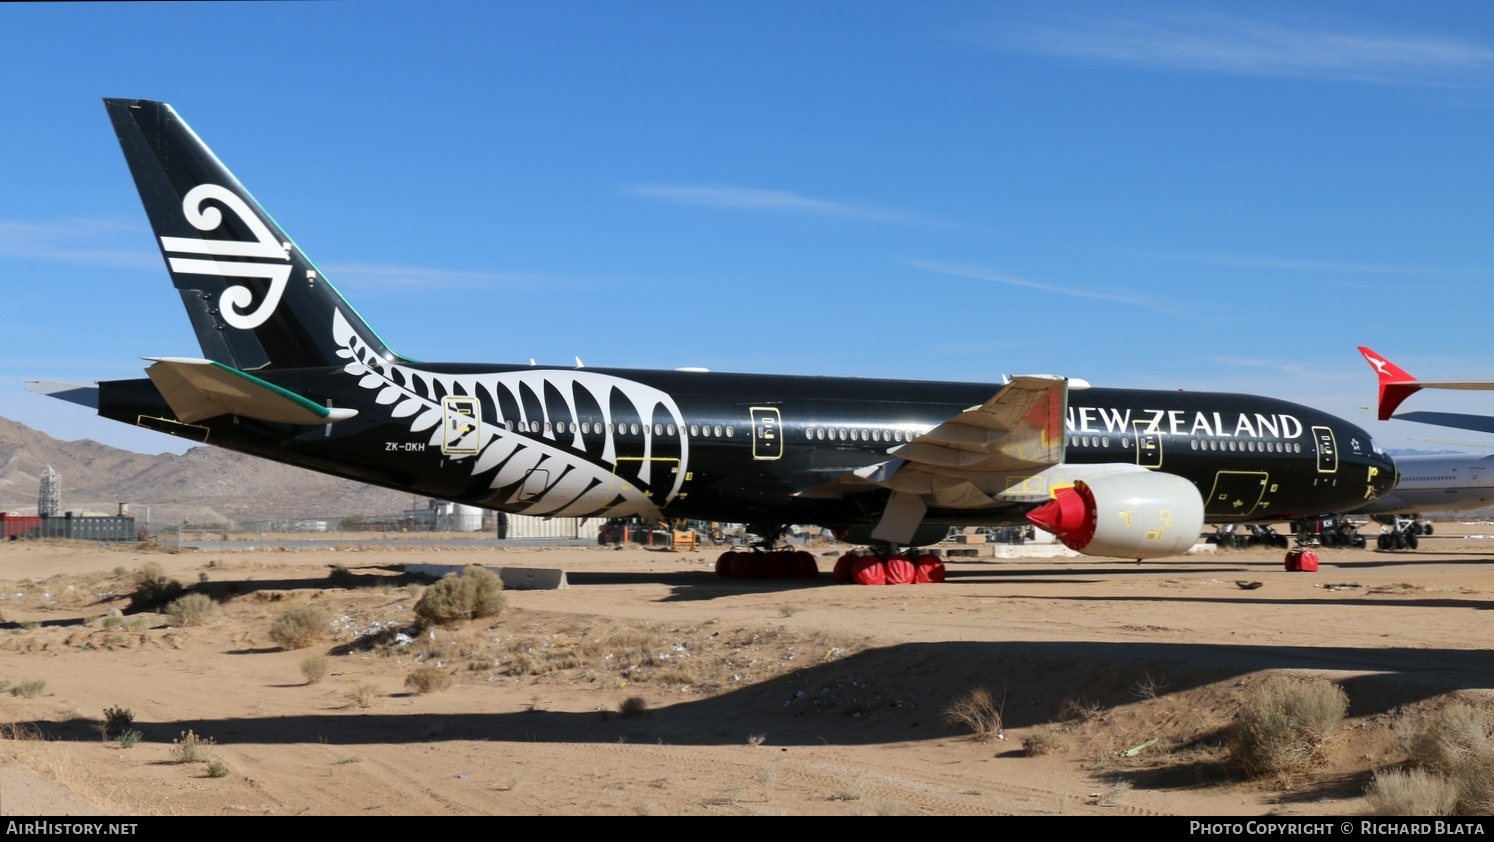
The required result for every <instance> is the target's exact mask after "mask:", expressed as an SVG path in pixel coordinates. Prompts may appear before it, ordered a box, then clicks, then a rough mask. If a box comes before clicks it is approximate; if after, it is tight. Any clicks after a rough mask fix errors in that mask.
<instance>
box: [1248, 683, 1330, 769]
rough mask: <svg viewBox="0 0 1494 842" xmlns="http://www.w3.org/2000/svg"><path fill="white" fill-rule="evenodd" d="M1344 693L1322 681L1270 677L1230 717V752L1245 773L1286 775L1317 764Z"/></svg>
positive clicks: (1325, 746) (1321, 758) (1320, 759)
mask: <svg viewBox="0 0 1494 842" xmlns="http://www.w3.org/2000/svg"><path fill="white" fill-rule="evenodd" d="M1348 709H1349V697H1348V696H1347V695H1346V694H1345V693H1344V691H1343V690H1342V689H1341V688H1340V687H1339V686H1338V685H1336V684H1334V683H1332V682H1331V681H1327V680H1325V679H1321V678H1316V679H1307V680H1304V679H1299V678H1293V677H1290V676H1285V675H1275V676H1271V677H1270V678H1268V679H1266V680H1265V681H1264V682H1262V683H1261V685H1260V686H1259V687H1257V688H1256V690H1255V692H1253V693H1252V694H1251V695H1250V697H1249V698H1247V699H1246V700H1245V705H1244V707H1242V708H1241V709H1240V712H1239V713H1237V714H1236V715H1235V721H1234V725H1233V728H1232V733H1231V750H1232V753H1233V756H1234V759H1235V761H1236V762H1237V763H1238V764H1239V765H1240V767H1241V768H1242V769H1244V770H1245V772H1246V773H1247V774H1250V775H1254V776H1264V775H1284V776H1285V775H1291V774H1294V773H1297V772H1302V771H1305V770H1306V769H1308V768H1310V767H1312V766H1314V765H1316V764H1318V763H1320V762H1321V761H1322V760H1323V756H1324V752H1325V751H1326V749H1327V745H1328V741H1329V739H1330V738H1332V736H1333V735H1334V733H1335V732H1336V731H1337V730H1338V728H1339V726H1340V725H1342V724H1343V721H1344V714H1345V713H1346V712H1347V711H1348Z"/></svg>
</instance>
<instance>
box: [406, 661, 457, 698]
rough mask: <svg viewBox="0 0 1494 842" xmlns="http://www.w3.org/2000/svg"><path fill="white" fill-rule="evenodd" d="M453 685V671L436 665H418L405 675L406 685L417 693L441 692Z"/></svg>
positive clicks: (422, 694)
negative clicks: (450, 671)
mask: <svg viewBox="0 0 1494 842" xmlns="http://www.w3.org/2000/svg"><path fill="white" fill-rule="evenodd" d="M450 686H451V673H449V672H447V671H446V670H443V669H438V668H436V667H416V668H415V669H414V670H412V671H411V672H410V674H409V675H407V676H405V687H407V688H409V689H411V690H413V691H415V693H416V694H417V695H421V696H424V695H425V694H426V693H439V692H441V691H442V690H445V689H446V688H448V687H450Z"/></svg>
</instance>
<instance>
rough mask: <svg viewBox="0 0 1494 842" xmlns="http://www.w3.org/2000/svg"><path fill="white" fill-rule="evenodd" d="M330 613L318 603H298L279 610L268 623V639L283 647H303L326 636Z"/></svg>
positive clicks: (330, 619) (330, 618)
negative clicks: (292, 606) (277, 614)
mask: <svg viewBox="0 0 1494 842" xmlns="http://www.w3.org/2000/svg"><path fill="white" fill-rule="evenodd" d="M331 622H332V615H331V614H328V613H327V609H325V608H323V607H321V606H320V605H298V606H296V607H295V608H290V609H287V610H285V611H282V612H280V615H279V616H277V617H276V618H275V622H273V623H271V624H270V639H271V640H273V641H275V642H276V643H278V644H280V646H281V648H283V649H305V648H306V647H308V646H310V645H311V644H313V643H316V642H317V641H320V640H324V639H326V637H327V626H328V625H330V624H331Z"/></svg>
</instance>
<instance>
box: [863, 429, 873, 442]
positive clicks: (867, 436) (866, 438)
mask: <svg viewBox="0 0 1494 842" xmlns="http://www.w3.org/2000/svg"><path fill="white" fill-rule="evenodd" d="M861 440H862V441H871V431H870V430H862V431H861Z"/></svg>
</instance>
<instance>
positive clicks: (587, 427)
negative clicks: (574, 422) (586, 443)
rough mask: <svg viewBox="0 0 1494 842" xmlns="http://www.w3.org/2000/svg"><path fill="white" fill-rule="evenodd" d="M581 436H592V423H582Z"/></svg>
mask: <svg viewBox="0 0 1494 842" xmlns="http://www.w3.org/2000/svg"><path fill="white" fill-rule="evenodd" d="M581 435H583V436H589V435H591V422H590V421H582V422H581Z"/></svg>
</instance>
